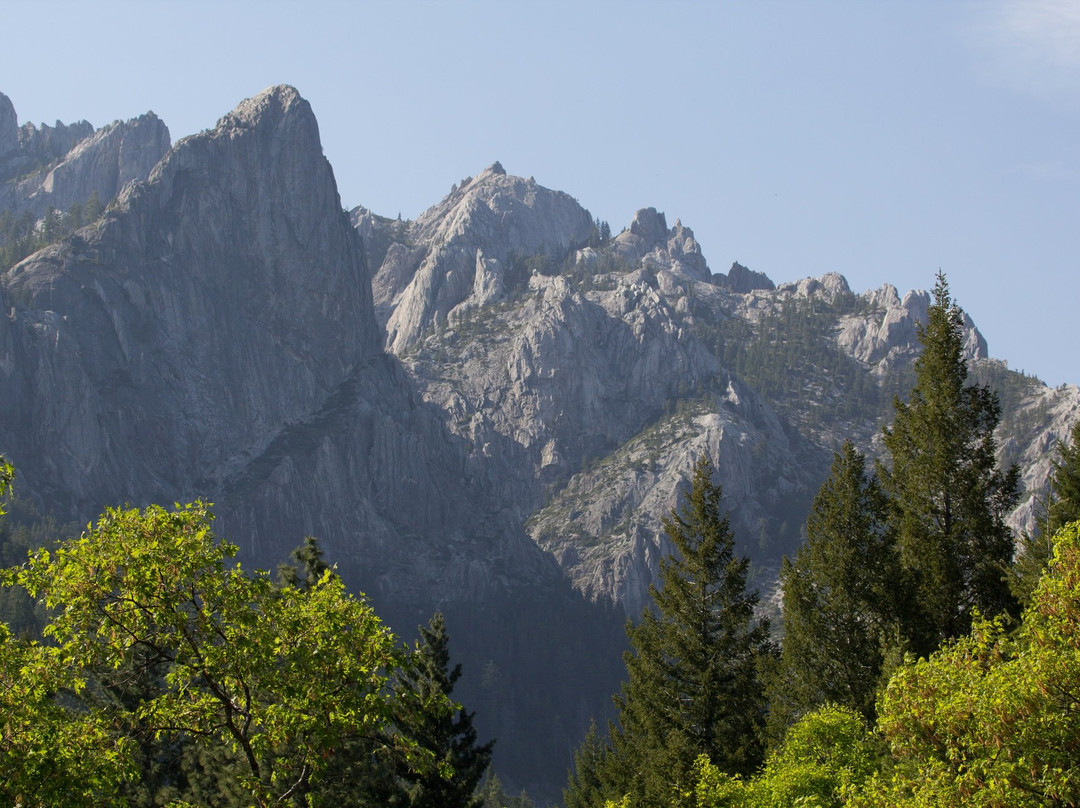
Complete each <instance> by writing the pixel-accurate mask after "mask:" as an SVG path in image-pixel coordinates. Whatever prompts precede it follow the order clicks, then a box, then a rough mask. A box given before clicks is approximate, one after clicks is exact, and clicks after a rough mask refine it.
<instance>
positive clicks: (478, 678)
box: [0, 86, 1080, 798]
mask: <svg viewBox="0 0 1080 808" xmlns="http://www.w3.org/2000/svg"><path fill="white" fill-rule="evenodd" d="M168 137H169V136H168V130H167V129H165V127H164V124H163V123H161V122H160V121H159V120H158V119H157V118H156V117H154V116H153V115H152V114H150V113H148V114H147V115H145V116H142V117H140V118H137V119H134V120H133V121H129V122H127V123H123V124H121V123H117V124H113V125H111V126H110V127H105V128H104V129H101V130H96V131H95V130H93V128H92V127H90V125H89V124H83V123H80V124H72V125H70V126H65V125H62V124H58V125H57V126H56V127H44V126H42V127H40V128H37V127H33V126H27V125H24V126H23V127H21V128H20V127H19V126H18V124H17V119H16V117H15V113H14V108H13V106H12V105H11V102H10V101H9V100H8V99H7V98H6V97H3V96H0V183H2V185H0V216H6V217H7V219H6V221H9V222H10V221H12V220H14V219H18V220H19V221H29V222H30V224H31V225H32V226H33V233H34V237H33V238H32V239H28V240H27V239H25V238H24V241H25V244H26V245H30V246H32V247H37V246H41V245H40V244H39V243H38V241H41V240H42V239H44V231H45V230H46V229H47V226H48V225H49V222H50V217H51V216H53V214H50V213H49V208H54V209H62V208H64V205H67V206H68V208H70V207H71V205H77V204H85V201H87V200H90V199H91V197H93V196H95V195H96V197H97V198H98V199H99V201H100V202H102V203H105V202H108V201H109V200H110V199H111V200H112V202H111V203H110V204H109V205H108V208H107V209H105V210H104V212H103V214H102V215H101V216H100V217H95V218H94V220H93V221H92V222H89V223H86V224H85V226H81V227H76V226H75V223H74V222H69V224H71V229H73V232H69V233H65V232H63V231H62V229H61V231H58V234H57V232H53V235H54V236H55V238H53V239H52V243H50V244H48V245H47V246H44V247H42V248H41V249H38V250H37V251H36V252H34V253H33V254H31V255H29V256H27V257H25V258H24V259H23V260H21V261H18V262H17V263H15V264H14V266H11V267H10V268H7V267H5V268H4V272H3V274H2V275H0V311H2V312H3V316H0V413H2V414H3V415H2V417H0V452H3V453H4V454H5V455H6V456H7V457H8V458H9V459H10V460H12V462H14V464H15V465H16V468H17V472H18V481H17V489H18V493H19V494H20V495H22V496H28V497H32V498H33V499H34V500H35V501H36V502H37V504H38V505H39V506H40V507H41V508H42V509H43V510H45V511H48V512H51V513H54V514H56V515H57V516H59V517H62V518H65V519H74V520H78V521H81V522H83V523H85V522H86V521H87V520H89V519H91V518H93V517H94V515H95V514H96V513H97V512H99V511H100V510H101V509H102V508H103V507H105V506H106V505H111V504H120V503H124V502H130V503H133V504H144V503H149V502H160V503H165V504H171V503H173V502H177V501H187V500H191V499H194V498H196V497H201V498H204V499H207V500H210V501H212V502H214V503H215V512H216V513H217V519H218V522H217V529H218V531H219V533H220V534H221V535H222V536H225V537H228V538H229V539H231V540H232V541H234V542H236V543H237V544H238V545H240V547H241V553H242V558H243V559H244V561H245V563H247V564H252V563H254V564H256V565H258V566H262V567H273V566H274V565H276V564H277V563H279V562H281V561H283V560H285V559H286V558H287V557H288V553H289V551H290V550H291V549H292V548H293V547H295V546H297V545H298V544H300V543H301V540H302V538H303V536H305V535H315V536H317V537H318V538H319V539H320V541H321V544H322V546H323V547H324V549H325V550H326V553H327V556H328V557H329V559H330V560H331V561H334V562H336V563H337V564H338V567H339V570H340V571H341V573H342V575H343V576H344V577H345V579H346V581H347V582H348V583H349V584H350V585H351V586H353V587H354V588H356V589H360V590H362V591H364V592H366V593H367V595H368V596H369V597H370V598H371V600H372V602H373V604H374V606H375V608H376V610H377V611H378V612H379V613H380V614H381V615H383V616H384V618H386V619H387V620H388V621H389V622H390V623H391V625H392V626H394V628H395V629H396V630H397V631H398V632H400V633H401V634H402V635H404V636H410V635H411V634H412V633H413V631H414V627H415V626H416V625H417V624H419V623H423V622H426V621H427V619H428V617H429V616H430V614H431V613H432V612H433V611H435V610H436V609H438V610H441V611H443V612H444V613H445V614H446V618H447V624H448V626H449V628H450V633H451V637H452V647H451V650H452V652H453V654H454V656H455V657H456V658H458V659H460V660H461V661H462V662H463V663H464V664H465V677H464V678H463V679H462V681H461V683H460V686H459V688H458V690H456V691H455V692H456V693H457V694H458V695H459V696H460V698H461V700H462V702H463V703H464V704H466V705H467V706H468V708H469V709H473V710H476V711H477V724H478V728H479V731H480V734H481V739H482V740H483V739H485V738H487V737H492V736H494V737H496V738H497V739H498V747H497V750H496V766H497V767H498V769H499V771H500V776H502V777H503V778H504V779H505V780H507V781H509V782H511V783H513V784H514V786H515V787H522V786H525V787H528V788H529V789H530V790H531V791H532V792H533V793H534V795H537V796H540V797H542V798H545V797H550V798H556V797H557V794H558V789H559V787H560V786H561V785H562V783H563V781H564V779H565V772H566V768H567V766H568V765H569V763H570V758H569V754H568V751H569V750H571V749H573V748H575V747H576V746H577V745H578V743H579V742H580V740H581V738H582V737H583V735H584V733H585V730H586V727H587V725H588V721H589V719H590V718H591V717H593V716H595V717H597V718H598V719H599V720H600V721H601V723H602V721H603V720H604V718H605V717H607V716H608V715H609V714H610V709H611V705H610V700H609V696H610V694H611V693H612V692H614V691H615V690H616V689H617V687H618V682H619V680H620V679H621V677H622V675H623V673H624V669H623V666H622V662H621V658H620V652H621V650H622V648H623V645H624V637H623V622H624V620H625V617H626V615H630V616H636V615H637V614H638V613H640V610H641V608H642V607H643V605H644V604H645V603H646V602H647V596H648V595H647V593H648V586H649V584H650V583H652V582H653V581H654V580H655V576H656V572H657V564H658V560H659V558H660V557H661V556H662V555H663V554H664V553H666V552H667V551H668V549H669V548H668V545H667V544H666V542H665V541H664V540H663V538H662V536H661V531H660V519H661V517H662V516H664V515H665V514H667V513H668V512H669V510H670V509H671V508H672V507H673V506H674V505H675V504H676V503H677V500H678V497H679V495H680V491H681V490H682V489H683V487H684V485H685V481H686V479H687V477H688V475H689V472H690V470H691V468H692V467H693V464H694V462H695V460H696V459H697V458H698V457H699V456H700V454H701V453H702V452H706V453H708V454H709V455H710V457H711V459H712V460H713V463H714V465H715V466H716V467H717V469H718V471H719V476H720V481H721V483H722V485H723V489H724V493H725V505H726V507H727V508H729V509H730V511H731V516H732V524H733V527H734V529H735V533H736V538H737V541H738V543H739V548H740V551H741V552H744V553H748V554H749V555H750V556H751V558H752V560H753V562H754V574H755V580H756V582H757V583H758V584H759V585H760V586H762V587H764V588H766V589H771V588H772V587H773V586H774V584H775V572H776V569H777V567H778V564H779V561H780V558H781V556H782V555H783V554H785V553H786V554H790V553H792V552H793V551H794V549H795V548H796V547H797V546H798V544H799V542H800V540H801V535H802V534H801V531H802V525H803V524H804V521H805V517H806V513H807V511H808V509H809V505H810V502H811V500H812V498H813V496H814V494H815V493H816V491H817V489H818V487H819V485H820V483H821V482H822V480H823V479H824V477H825V475H826V474H827V472H828V468H829V463H830V460H831V452H832V450H833V449H835V448H837V447H838V446H839V444H840V442H841V441H842V440H844V439H845V438H852V439H853V440H855V441H856V442H857V443H858V444H859V446H860V448H862V449H863V450H864V451H867V452H870V453H871V454H874V453H876V452H878V451H880V427H881V424H882V422H883V420H884V419H887V418H888V416H889V414H890V412H891V408H892V400H893V396H894V395H897V394H899V395H903V394H904V393H905V392H906V390H907V389H909V387H910V383H911V374H912V370H911V367H912V361H913V359H914V358H915V356H916V355H917V351H918V343H917V339H916V334H917V323H918V322H920V321H921V319H922V318H925V315H926V307H927V304H928V296H927V295H926V293H925V292H917V291H916V292H909V293H907V294H905V295H903V296H901V295H900V294H899V292H898V291H897V290H896V289H895V288H893V287H891V286H888V285H885V286H883V287H882V288H881V289H878V290H875V291H870V292H866V293H863V294H855V293H853V292H852V291H851V289H850V288H849V286H848V284H847V282H846V280H844V279H843V278H842V277H841V276H839V275H835V274H829V275H826V276H824V277H822V278H816V279H810V278H808V279H802V280H799V281H795V282H789V283H779V284H777V283H774V282H773V281H772V280H771V279H770V278H768V277H767V276H765V275H764V274H763V273H760V272H756V271H754V270H752V269H750V268H747V267H745V266H742V265H741V264H738V263H737V262H736V263H733V264H732V265H731V268H730V269H729V271H728V272H727V273H714V272H713V271H712V270H711V269H710V268H709V265H708V262H707V261H706V259H705V256H704V255H703V253H702V250H701V247H700V245H699V244H698V242H697V240H696V239H695V237H694V234H693V232H692V230H691V229H690V228H689V227H687V226H685V225H684V224H683V223H682V222H681V221H680V220H676V221H675V222H674V225H673V226H670V227H669V226H668V222H667V217H666V216H665V215H664V213H662V212H659V211H657V210H655V209H653V208H643V209H641V210H640V211H638V213H637V214H636V215H635V217H634V219H633V220H632V221H631V222H629V223H628V225H627V226H626V227H625V228H624V229H623V230H622V231H621V232H619V233H617V234H614V235H613V234H612V233H611V228H610V226H609V225H608V224H607V223H606V222H600V221H597V220H595V219H594V218H593V217H592V215H591V214H590V213H589V211H588V210H586V209H585V208H583V207H582V206H581V205H580V204H579V203H578V202H577V201H576V200H574V199H573V198H572V197H570V196H569V195H567V194H565V193H562V192H559V191H553V190H549V189H547V188H544V187H543V186H541V185H539V184H538V183H537V182H536V181H535V180H534V179H532V178H529V179H523V178H520V177H515V176H512V175H510V174H507V172H506V171H505V170H504V169H503V167H502V166H501V165H500V164H499V163H494V164H493V165H492V166H490V167H489V168H488V169H486V170H484V171H482V172H481V173H480V174H478V175H477V176H476V177H475V178H472V177H470V178H466V179H464V180H463V181H462V182H460V183H458V184H455V186H454V187H453V188H451V190H450V193H449V194H448V195H447V196H446V197H445V198H444V199H443V200H441V201H439V202H438V203H436V204H435V205H434V206H432V207H431V208H430V209H429V210H428V211H426V212H425V213H424V214H423V215H421V216H420V217H418V218H417V219H416V220H415V221H404V220H401V219H400V218H399V219H390V218H386V217H382V216H380V215H378V214H377V213H375V212H374V211H371V210H369V209H367V208H363V207H355V208H353V209H352V210H351V211H349V212H346V211H345V210H343V208H342V204H341V199H340V197H339V194H338V191H337V186H336V183H335V180H334V175H333V171H332V168H331V166H330V165H329V163H328V162H327V161H326V159H325V157H324V156H323V154H322V146H321V142H320V137H319V129H318V123H317V121H316V119H315V116H314V114H313V112H312V110H311V108H310V106H309V105H308V103H307V102H306V101H305V100H304V99H303V98H302V97H301V96H300V95H299V94H298V93H297V91H296V90H295V89H293V88H291V87H287V86H280V87H274V88H271V89H269V90H267V91H265V92H263V93H260V94H259V95H257V96H255V97H254V98H251V99H248V100H247V101H244V102H243V103H241V104H240V105H239V106H238V107H237V108H236V109H235V110H234V111H233V112H231V113H229V114H228V115H226V116H225V117H223V118H222V119H221V120H220V121H219V122H218V124H217V126H216V127H215V128H214V129H212V130H209V131H206V132H203V133H201V134H197V135H193V136H190V137H186V138H183V139H181V140H180V141H178V142H177V143H176V144H175V145H172V146H171V147H170V146H169V140H168ZM5 172H6V173H5ZM114 197H115V198H114ZM43 205H44V207H42V206H43ZM65 216H70V214H65ZM54 230H55V228H54ZM23 236H24V237H25V233H23ZM0 246H3V245H0ZM965 328H966V350H967V354H968V357H969V360H970V363H971V369H972V373H973V375H974V377H975V378H976V379H978V380H980V381H984V382H986V383H989V384H992V385H993V386H994V387H995V388H996V389H997V390H998V391H999V393H1000V394H1001V397H1002V403H1003V406H1004V412H1005V417H1004V420H1003V422H1002V425H1001V429H1000V432H999V444H1000V446H1001V450H1000V455H1001V459H1002V460H1003V461H1006V462H1013V461H1015V462H1017V463H1019V464H1020V466H1021V470H1022V472H1023V475H1024V481H1025V485H1026V486H1027V487H1028V492H1029V493H1028V495H1027V497H1026V499H1025V501H1024V502H1022V503H1021V505H1020V507H1019V508H1018V509H1017V511H1016V512H1015V514H1014V516H1013V520H1014V525H1015V527H1017V528H1018V529H1030V528H1031V527H1032V525H1033V520H1034V518H1035V517H1036V515H1037V508H1036V505H1035V503H1036V498H1037V497H1040V496H1043V493H1042V491H1043V488H1044V487H1045V483H1046V479H1047V475H1048V473H1049V458H1050V457H1052V452H1053V447H1054V446H1055V443H1056V441H1057V440H1060V439H1064V438H1065V437H1066V436H1067V434H1068V430H1069V428H1070V426H1071V423H1072V422H1073V421H1074V420H1075V419H1076V418H1077V417H1078V416H1080V390H1078V389H1077V388H1076V387H1074V386H1063V387H1061V388H1057V389H1053V390H1052V389H1049V388H1047V387H1046V386H1045V385H1043V384H1042V383H1041V382H1039V381H1038V380H1037V379H1032V378H1030V377H1026V376H1023V375H1022V374H1018V373H1015V372H1013V371H1010V370H1008V368H1007V367H1006V366H1005V365H1004V363H1001V362H998V361H996V360H993V359H990V358H989V354H988V348H987V343H986V340H985V339H984V338H983V337H982V335H981V334H980V333H979V331H978V329H977V328H976V327H975V324H974V322H973V321H971V320H970V318H969V319H968V320H967V321H966V324H965Z"/></svg>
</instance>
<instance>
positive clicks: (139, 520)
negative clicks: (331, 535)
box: [0, 503, 450, 805]
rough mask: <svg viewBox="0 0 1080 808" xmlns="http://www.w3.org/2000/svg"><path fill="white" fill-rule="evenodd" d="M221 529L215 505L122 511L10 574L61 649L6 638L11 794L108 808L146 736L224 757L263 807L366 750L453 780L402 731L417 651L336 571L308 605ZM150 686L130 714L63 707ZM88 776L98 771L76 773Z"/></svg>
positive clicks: (421, 698) (423, 695)
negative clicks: (402, 704) (348, 751)
mask: <svg viewBox="0 0 1080 808" xmlns="http://www.w3.org/2000/svg"><path fill="white" fill-rule="evenodd" d="M211 519H212V516H211V514H210V511H209V509H208V507H207V506H206V505H204V504H203V503H194V504H191V505H188V506H186V507H183V508H179V509H177V510H175V511H167V510H165V509H163V508H160V507H156V506H152V507H149V508H147V509H145V510H137V509H130V510H118V509H114V510H109V511H107V512H106V513H105V514H104V515H103V516H102V517H101V518H100V519H99V520H98V522H97V523H96V524H95V525H94V526H92V527H91V528H90V529H88V530H87V531H86V532H85V533H84V534H83V535H82V536H81V537H80V538H78V539H74V540H71V541H68V542H65V543H63V544H61V545H60V547H59V548H58V549H57V550H56V551H55V552H49V551H47V550H40V551H37V552H35V553H33V554H32V555H31V556H30V558H29V559H28V561H27V563H26V564H25V565H23V566H22V567H19V568H14V569H10V570H7V571H5V572H4V574H3V575H4V578H3V581H4V583H5V584H7V585H18V586H21V587H23V588H25V589H26V590H27V591H28V592H29V593H30V594H31V595H32V596H33V597H35V598H40V599H42V600H43V601H44V603H45V604H46V605H47V606H48V608H49V609H50V619H49V622H48V624H47V625H46V628H45V635H46V638H47V642H48V644H47V645H46V644H42V643H37V642H16V641H13V640H12V639H11V637H10V634H9V633H8V632H7V631H6V628H5V629H4V630H3V631H2V632H0V666H2V667H0V670H2V671H3V673H2V676H3V677H4V678H5V681H6V683H8V684H9V685H10V687H7V688H4V693H5V698H6V699H8V700H11V704H5V706H8V707H9V708H10V709H11V710H17V712H14V713H7V715H8V716H9V719H8V720H7V722H6V723H5V729H4V737H3V747H2V752H3V755H4V757H3V758H2V759H0V760H2V761H4V762H2V763H0V766H3V767H4V768H0V777H3V778H4V779H3V780H2V782H3V787H4V789H6V790H7V792H8V793H9V794H11V793H14V794H17V795H19V796H20V797H21V799H22V801H23V804H27V805H48V804H84V803H81V802H79V800H80V799H84V797H85V804H102V803H105V802H108V801H109V799H110V797H111V796H112V795H114V794H115V793H116V792H117V791H118V790H119V789H120V788H121V787H122V785H123V783H124V781H125V780H126V779H127V778H130V777H132V776H133V774H132V765H133V764H132V761H133V757H132V754H133V748H132V747H133V743H132V741H131V738H133V737H136V736H138V735H139V734H140V733H141V734H143V735H145V734H146V733H149V734H150V735H152V736H153V737H154V738H156V739H158V740H160V739H162V738H166V737H169V738H177V739H183V740H185V741H186V742H187V743H189V744H190V745H193V746H194V747H195V748H196V749H203V750H204V751H205V750H208V749H218V750H224V751H225V752H226V753H228V754H229V755H231V756H232V757H233V758H234V759H235V761H236V762H237V763H238V766H236V767H233V772H234V773H235V774H236V778H237V780H238V781H239V782H240V783H241V785H242V786H243V787H244V789H245V790H246V792H247V794H248V796H247V798H246V800H245V801H246V802H251V801H254V803H255V804H258V805H269V804H282V803H289V802H290V801H292V802H297V803H298V802H299V801H300V800H301V799H302V798H306V797H305V795H309V794H312V793H314V792H312V789H311V785H312V784H313V783H317V782H318V779H319V777H320V774H321V773H322V772H323V770H325V769H326V767H327V766H328V765H329V764H330V762H331V761H333V759H334V756H335V754H337V753H338V752H339V751H340V750H342V749H344V748H346V747H347V745H348V744H349V743H350V742H351V741H353V740H356V739H373V740H378V741H380V742H384V743H392V744H395V745H397V746H398V751H399V752H400V754H401V755H402V756H403V758H404V759H406V760H408V761H409V764H410V765H411V766H412V767H413V768H414V769H416V770H418V771H431V770H438V771H439V772H440V773H444V774H446V775H447V776H449V774H450V772H449V770H448V768H447V767H446V766H445V763H443V762H441V761H436V760H435V759H434V755H433V753H432V752H431V751H430V750H427V749H424V748H423V747H422V746H421V745H420V744H418V743H417V742H416V740H415V739H412V738H409V737H407V736H405V735H402V734H400V733H398V732H396V730H395V726H396V725H395V716H396V711H397V708H398V700H399V694H398V692H397V691H395V689H394V688H393V686H392V685H393V681H394V676H395V674H396V673H397V672H398V671H401V670H402V669H403V668H404V667H406V665H407V662H408V660H407V651H406V650H405V649H404V648H403V647H399V646H398V645H397V643H396V641H395V639H394V637H393V635H392V634H391V633H390V631H389V630H388V629H387V628H386V627H385V626H384V625H383V624H382V623H381V621H380V620H379V619H378V617H377V616H376V615H375V613H374V612H373V611H372V609H371V607H370V606H369V605H368V604H367V603H366V602H365V601H364V600H363V599H360V598H355V597H352V596H351V595H349V594H348V593H347V592H346V591H345V588H344V584H343V583H342V582H341V580H340V579H339V578H338V577H337V576H336V575H334V574H332V572H331V571H329V570H326V571H324V572H323V573H322V575H321V577H320V578H319V579H318V580H316V581H314V582H312V583H311V584H310V585H308V586H306V587H305V588H303V589H300V588H297V587H296V586H292V585H289V584H286V585H277V584H275V583H274V582H273V581H272V580H271V579H270V575H269V573H267V572H263V571H255V572H249V571H245V570H242V569H241V568H240V566H239V565H238V564H232V563H230V561H231V559H232V558H233V556H234V555H235V553H236V547H235V546H234V545H231V544H229V543H227V542H223V541H218V540H217V538H216V537H215V536H214V534H213V532H212V530H211V527H210V522H211ZM28 670H29V671H32V672H33V675H32V676H28V675H27V674H26V671H28ZM143 674H149V676H150V678H151V679H152V680H153V681H154V684H155V686H154V687H151V688H148V690H147V691H146V692H145V693H144V694H143V695H142V697H141V698H139V699H138V700H137V701H136V702H135V703H134V704H130V705H129V704H125V703H123V701H121V700H118V699H113V700H111V701H110V700H109V699H102V698H100V697H98V698H96V699H90V700H86V699H83V700H77V701H75V702H73V703H72V704H71V705H69V704H68V703H66V702H65V700H63V699H57V698H55V695H56V694H59V693H71V694H72V695H73V696H79V695H80V694H83V693H90V692H91V691H98V695H99V696H100V692H101V691H102V690H103V689H109V688H114V689H115V688H118V687H121V686H123V685H124V684H126V683H129V682H130V680H131V679H132V678H133V677H138V676H140V675H143ZM410 699H411V700H412V702H413V703H414V705H415V707H416V708H417V709H429V710H431V711H432V712H433V713H444V712H445V711H447V710H448V709H449V708H450V702H449V699H448V698H447V696H446V694H445V693H444V692H440V691H438V690H437V689H436V690H426V691H422V692H417V691H414V692H411V693H410ZM20 715H22V716H25V718H24V719H21V720H15V719H17V718H18V716H20ZM12 716H14V718H12ZM72 738H75V741H73V740H72ZM88 746H92V747H93V748H92V749H89V748H87V747H88ZM37 759H40V760H42V761H48V765H49V766H51V767H53V768H52V769H49V770H48V773H49V776H48V777H46V776H44V775H45V773H46V770H45V769H40V768H38V769H35V768H33V767H29V766H28V764H27V761H33V760H37ZM87 760H93V761H94V762H95V764H94V766H92V767H86V766H80V764H81V763H82V762H85V761H87ZM9 761H18V762H17V763H15V764H11V763H9ZM440 764H441V765H440ZM43 765H44V764H43ZM53 769H55V770H56V771H53ZM20 772H21V774H20ZM35 784H36V785H35ZM31 786H34V788H31ZM35 788H36V789H37V790H34V789H35ZM58 790H62V795H59V796H58Z"/></svg>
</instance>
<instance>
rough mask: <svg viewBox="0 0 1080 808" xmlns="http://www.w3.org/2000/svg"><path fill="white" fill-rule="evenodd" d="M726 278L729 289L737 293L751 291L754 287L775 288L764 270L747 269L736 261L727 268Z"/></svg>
mask: <svg viewBox="0 0 1080 808" xmlns="http://www.w3.org/2000/svg"><path fill="white" fill-rule="evenodd" d="M727 280H728V285H729V286H731V291H733V292H738V293H739V294H746V293H747V292H753V291H754V290H755V289H765V290H767V291H770V292H771V291H772V290H773V289H775V288H776V285H775V284H774V283H773V282H772V281H771V280H769V276H768V275H766V274H765V273H764V272H754V270H752V269H747V268H746V267H744V266H743V265H742V264H740V263H739V262H738V261H736V262H735V263H733V264H732V265H731V269H729V270H728V274H727Z"/></svg>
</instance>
